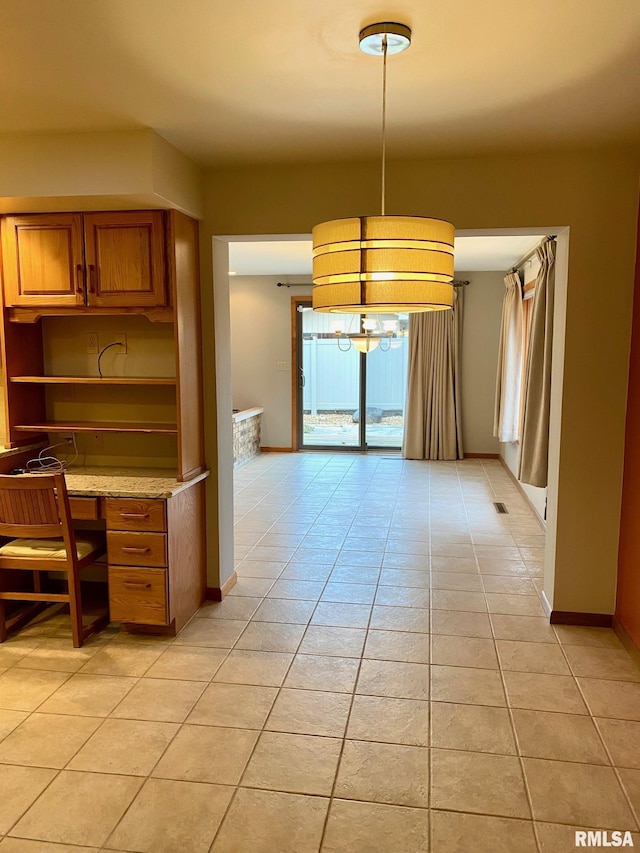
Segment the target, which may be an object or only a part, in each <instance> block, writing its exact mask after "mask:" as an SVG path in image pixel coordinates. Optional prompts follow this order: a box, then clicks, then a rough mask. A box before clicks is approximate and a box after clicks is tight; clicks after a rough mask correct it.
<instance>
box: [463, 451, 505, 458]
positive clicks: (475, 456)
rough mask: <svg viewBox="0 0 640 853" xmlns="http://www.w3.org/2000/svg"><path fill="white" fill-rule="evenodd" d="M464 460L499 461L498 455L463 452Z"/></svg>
mask: <svg viewBox="0 0 640 853" xmlns="http://www.w3.org/2000/svg"><path fill="white" fill-rule="evenodd" d="M464 458H465V459H500V454H499V453H467V451H466V450H465V452H464Z"/></svg>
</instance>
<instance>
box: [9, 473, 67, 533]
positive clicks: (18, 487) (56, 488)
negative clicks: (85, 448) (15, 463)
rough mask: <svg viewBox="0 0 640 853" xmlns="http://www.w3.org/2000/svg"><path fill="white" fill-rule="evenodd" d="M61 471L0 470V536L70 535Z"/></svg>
mask: <svg viewBox="0 0 640 853" xmlns="http://www.w3.org/2000/svg"><path fill="white" fill-rule="evenodd" d="M70 518H71V513H70V510H69V499H68V497H67V487H66V484H65V480H64V474H38V475H26V476H20V475H17V476H13V475H9V474H0V536H12V537H22V538H38V539H50V538H54V537H62V538H63V539H64V540H65V543H66V542H67V540H68V539H69V536H70V535H71V536H73V532H72V531H73V528H72V527H71V523H70Z"/></svg>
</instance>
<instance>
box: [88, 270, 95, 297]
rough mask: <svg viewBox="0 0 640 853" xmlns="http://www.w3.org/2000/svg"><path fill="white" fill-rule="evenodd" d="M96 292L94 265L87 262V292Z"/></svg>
mask: <svg viewBox="0 0 640 853" xmlns="http://www.w3.org/2000/svg"><path fill="white" fill-rule="evenodd" d="M95 292H96V266H95V264H89V293H95Z"/></svg>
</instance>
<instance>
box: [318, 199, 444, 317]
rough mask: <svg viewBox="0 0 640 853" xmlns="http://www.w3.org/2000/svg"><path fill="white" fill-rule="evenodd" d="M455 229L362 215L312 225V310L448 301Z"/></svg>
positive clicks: (373, 309) (419, 306)
mask: <svg viewBox="0 0 640 853" xmlns="http://www.w3.org/2000/svg"><path fill="white" fill-rule="evenodd" d="M453 239H454V227H453V225H452V224H451V223H450V222H446V221H445V220H442V219H431V218H428V217H425V216H362V217H351V218H349V219H335V220H333V221H331V222H323V223H322V224H320V225H316V226H315V228H314V229H313V284H314V287H313V296H312V299H313V309H314V311H322V312H334V313H347V314H348V313H356V314H361V313H367V314H376V313H378V314H380V313H387V312H389V311H391V312H398V311H402V312H418V311H438V310H444V309H447V308H451V306H452V304H453V284H452V281H453Z"/></svg>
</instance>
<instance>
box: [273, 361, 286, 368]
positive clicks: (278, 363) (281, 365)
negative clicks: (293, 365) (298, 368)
mask: <svg viewBox="0 0 640 853" xmlns="http://www.w3.org/2000/svg"><path fill="white" fill-rule="evenodd" d="M276 370H289V362H288V361H276Z"/></svg>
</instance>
